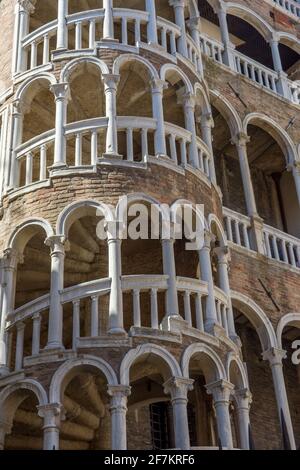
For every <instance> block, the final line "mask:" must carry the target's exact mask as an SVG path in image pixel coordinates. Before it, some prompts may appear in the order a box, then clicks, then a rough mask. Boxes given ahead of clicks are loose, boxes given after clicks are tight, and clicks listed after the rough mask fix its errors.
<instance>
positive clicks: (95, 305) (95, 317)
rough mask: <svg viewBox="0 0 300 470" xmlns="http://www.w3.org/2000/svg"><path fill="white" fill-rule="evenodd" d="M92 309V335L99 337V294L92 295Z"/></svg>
mask: <svg viewBox="0 0 300 470" xmlns="http://www.w3.org/2000/svg"><path fill="white" fill-rule="evenodd" d="M91 310H92V312H91V337H92V338H97V337H98V336H99V297H98V296H97V295H94V296H93V297H92V306H91Z"/></svg>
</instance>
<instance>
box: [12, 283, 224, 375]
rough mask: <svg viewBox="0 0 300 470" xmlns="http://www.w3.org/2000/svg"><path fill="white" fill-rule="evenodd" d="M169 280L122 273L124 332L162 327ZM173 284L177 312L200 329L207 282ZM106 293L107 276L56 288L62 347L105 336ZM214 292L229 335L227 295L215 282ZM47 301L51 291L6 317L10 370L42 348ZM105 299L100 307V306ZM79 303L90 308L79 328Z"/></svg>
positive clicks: (74, 346)
mask: <svg viewBox="0 0 300 470" xmlns="http://www.w3.org/2000/svg"><path fill="white" fill-rule="evenodd" d="M168 279H169V278H168V276H166V275H134V276H122V280H121V289H122V292H123V302H124V311H125V309H126V312H127V314H126V318H124V327H125V329H126V331H127V332H128V333H130V331H131V330H132V328H133V327H134V328H150V329H152V330H162V329H164V326H163V324H164V323H163V322H162V320H163V318H164V317H165V313H164V312H165V297H166V293H167V290H168ZM176 286H177V293H178V302H179V305H180V306H182V311H181V312H180V314H181V315H182V317H183V318H184V319H185V321H186V322H187V324H188V326H189V327H191V328H195V330H198V331H201V332H202V333H205V322H206V302H207V299H208V295H209V294H208V285H207V283H206V282H204V281H201V280H199V279H190V278H182V277H177V278H176ZM110 292H111V279H109V278H105V279H100V280H95V281H90V282H86V283H83V284H80V285H76V286H73V287H69V288H66V289H64V290H63V291H61V293H60V299H59V300H60V303H61V305H62V306H63V319H62V322H63V331H64V337H65V335H66V337H68V338H69V343H68V345H67V344H64V346H65V348H66V351H68V350H69V351H76V350H77V348H78V347H82V341H84V340H85V339H88V340H90V339H97V338H100V337H101V336H102V337H105V335H106V334H107V330H106V327H104V326H103V325H107V320H108V319H107V318H106V317H107V315H108V313H107V312H108V311H107V306H108V300H105V301H104V298H107V297H108V296H109V295H110ZM126 296H127V299H128V296H129V297H130V298H131V301H130V302H129V303H128V302H127V301H126ZM214 296H215V302H216V311H217V322H218V323H219V325H220V326H221V327H222V328H223V329H224V330H225V331H226V334H227V336H228V305H229V304H228V298H227V296H226V294H225V293H224V292H223V291H222V290H221V289H219V288H217V287H215V288H214ZM142 301H143V303H141V302H142ZM50 302H51V298H50V294H47V295H44V296H43V297H40V298H39V299H36V300H34V301H32V302H29V303H27V304H26V305H23V306H22V307H19V308H17V309H16V310H15V311H14V312H12V313H10V314H9V315H8V316H7V324H6V343H7V351H8V358H7V365H8V368H9V369H10V370H11V371H15V372H18V371H20V370H22V369H23V367H24V365H26V361H27V362H28V361H29V360H32V359H34V358H36V357H37V356H40V355H41V354H43V353H44V352H47V348H46V345H47V337H46V336H47V335H46V336H45V334H44V335H43V337H42V332H44V333H45V329H46V330H47V324H48V319H49V312H50ZM86 302H88V304H86ZM145 302H146V303H145ZM104 304H105V309H102V308H101V307H102V306H103V305H104ZM84 305H85V306H86V305H89V308H88V309H85V320H86V322H85V325H86V326H85V331H84V332H83V331H82V329H81V325H82V323H81V308H82V307H83V306H84ZM147 305H148V308H147ZM130 306H132V307H130ZM67 330H68V331H67ZM25 332H26V333H25ZM13 355H14V357H13ZM40 360H42V359H41V358H40Z"/></svg>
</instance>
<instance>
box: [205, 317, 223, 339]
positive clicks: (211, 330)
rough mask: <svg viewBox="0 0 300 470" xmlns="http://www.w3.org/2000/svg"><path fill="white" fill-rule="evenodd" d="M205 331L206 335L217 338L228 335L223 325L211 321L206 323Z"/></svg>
mask: <svg viewBox="0 0 300 470" xmlns="http://www.w3.org/2000/svg"><path fill="white" fill-rule="evenodd" d="M204 330H205V333H208V334H210V335H212V336H216V337H219V336H224V334H226V332H225V329H224V328H223V327H222V326H221V325H219V324H218V323H215V322H211V321H209V322H205V325H204Z"/></svg>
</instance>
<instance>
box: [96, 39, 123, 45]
mask: <svg viewBox="0 0 300 470" xmlns="http://www.w3.org/2000/svg"><path fill="white" fill-rule="evenodd" d="M112 42H114V43H115V44H120V41H119V39H115V38H101V39H100V41H97V42H96V46H97V45H98V44H99V45H101V44H106V43H112Z"/></svg>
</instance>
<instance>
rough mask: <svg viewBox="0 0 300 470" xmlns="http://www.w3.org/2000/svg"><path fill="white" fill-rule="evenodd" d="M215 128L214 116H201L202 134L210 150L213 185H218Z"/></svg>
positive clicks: (210, 171)
mask: <svg viewBox="0 0 300 470" xmlns="http://www.w3.org/2000/svg"><path fill="white" fill-rule="evenodd" d="M213 127H214V120H213V117H212V115H211V114H210V113H209V114H203V115H202V116H201V132H202V138H203V140H204V142H205V143H206V145H207V146H208V148H209V150H210V159H209V173H210V178H211V181H212V183H214V184H217V177H216V169H215V161H214V150H213V144H212V128H213Z"/></svg>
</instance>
